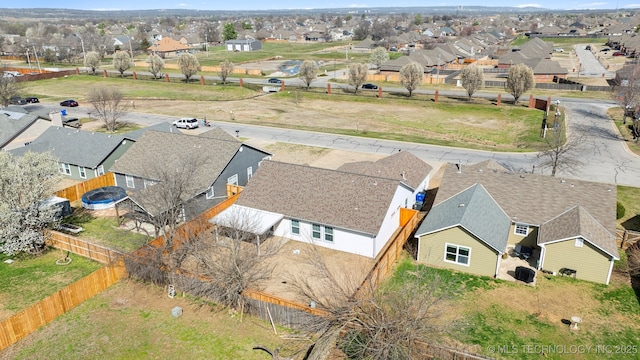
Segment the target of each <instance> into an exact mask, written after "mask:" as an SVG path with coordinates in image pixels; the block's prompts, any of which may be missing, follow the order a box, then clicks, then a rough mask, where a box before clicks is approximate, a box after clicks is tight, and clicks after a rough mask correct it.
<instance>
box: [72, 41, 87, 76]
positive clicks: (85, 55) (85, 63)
mask: <svg viewBox="0 0 640 360" xmlns="http://www.w3.org/2000/svg"><path fill="white" fill-rule="evenodd" d="M73 35H74V36H76V37H77V38H78V39H80V45H81V46H82V58H83V59H84V62H83V65H84V70H85V71H86V70H87V53H86V52H85V51H84V41H83V40H82V37H81V36H80V35H78V34H73Z"/></svg>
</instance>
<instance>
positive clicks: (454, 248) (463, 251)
mask: <svg viewBox="0 0 640 360" xmlns="http://www.w3.org/2000/svg"><path fill="white" fill-rule="evenodd" d="M470 260H471V248H469V247H466V246H460V245H454V244H445V247H444V261H445V262H449V263H454V264H459V265H465V266H469V261H470Z"/></svg>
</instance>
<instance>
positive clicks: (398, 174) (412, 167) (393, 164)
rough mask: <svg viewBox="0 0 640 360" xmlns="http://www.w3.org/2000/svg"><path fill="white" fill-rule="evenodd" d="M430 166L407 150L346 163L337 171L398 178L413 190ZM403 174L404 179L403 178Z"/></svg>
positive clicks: (426, 173)
mask: <svg viewBox="0 0 640 360" xmlns="http://www.w3.org/2000/svg"><path fill="white" fill-rule="evenodd" d="M431 169H432V167H431V166H429V164H427V163H426V162H424V161H422V160H421V159H420V158H418V157H417V156H415V155H413V154H412V153H410V152H408V151H401V152H397V153H395V154H393V155H389V156H387V157H384V158H382V159H380V160H377V161H375V162H374V161H359V162H352V163H346V164H344V165H342V166H340V167H339V168H338V170H339V171H346V172H352V173H357V174H363V175H369V176H379V177H385V178H387V179H393V180H400V181H402V182H404V183H405V184H407V185H409V186H410V187H412V188H413V189H414V190H415V189H417V188H418V186H420V183H422V181H423V180H424V179H425V178H426V177H427V175H429V173H430V172H431ZM403 174H404V179H403Z"/></svg>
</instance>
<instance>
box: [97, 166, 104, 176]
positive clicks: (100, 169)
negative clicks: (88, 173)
mask: <svg viewBox="0 0 640 360" xmlns="http://www.w3.org/2000/svg"><path fill="white" fill-rule="evenodd" d="M100 175H104V166H102V165H100V166H98V176H100Z"/></svg>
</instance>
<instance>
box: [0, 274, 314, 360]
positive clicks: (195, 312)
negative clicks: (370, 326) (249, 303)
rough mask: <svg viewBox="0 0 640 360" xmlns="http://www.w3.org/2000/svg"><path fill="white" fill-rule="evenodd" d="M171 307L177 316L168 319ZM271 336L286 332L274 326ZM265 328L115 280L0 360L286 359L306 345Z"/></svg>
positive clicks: (253, 320) (237, 316)
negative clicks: (271, 354) (275, 355)
mask: <svg viewBox="0 0 640 360" xmlns="http://www.w3.org/2000/svg"><path fill="white" fill-rule="evenodd" d="M176 306H179V307H181V308H182V309H183V314H182V316H181V317H179V318H174V317H173V316H172V309H173V308H174V307H176ZM277 331H278V335H282V334H287V333H288V331H287V330H286V329H282V328H279V327H278V328H277ZM278 335H275V334H274V332H273V329H272V328H271V324H269V323H268V322H264V321H261V320H258V319H256V318H252V317H250V316H246V315H244V316H240V314H234V315H231V314H230V313H229V312H228V311H227V310H226V309H223V308H219V307H216V306H214V305H212V304H209V303H205V302H201V301H196V300H193V299H190V298H188V297H186V298H183V297H181V296H179V295H178V296H176V297H175V298H173V299H170V298H168V297H167V293H166V291H164V290H163V289H159V288H157V287H154V286H151V285H143V284H141V283H137V282H133V281H121V282H119V283H118V284H116V285H114V286H112V287H111V288H109V289H107V290H106V291H104V292H102V293H101V294H98V295H96V296H95V297H93V298H91V299H89V300H87V301H86V302H85V303H83V304H81V305H79V306H78V307H76V308H74V309H73V310H71V311H70V312H68V313H66V314H65V315H62V316H60V317H59V318H57V319H56V320H54V321H53V322H51V323H50V324H48V325H46V326H44V327H43V328H42V329H40V330H39V331H37V332H35V333H33V334H31V335H29V337H27V338H25V339H23V340H22V341H20V342H18V343H17V344H14V345H13V346H11V347H9V348H8V349H6V350H4V351H3V352H2V353H0V359H33V360H35V359H220V360H222V359H228V360H235V359H243V360H245V359H246V360H259V359H264V358H265V355H266V354H265V353H264V352H261V351H255V350H252V348H253V347H254V346H255V345H259V344H260V345H264V346H266V347H267V348H270V349H272V350H273V349H274V348H276V347H280V348H281V349H280V351H281V354H283V355H287V356H290V355H293V354H295V353H297V352H298V351H299V350H300V349H302V348H303V346H304V345H307V346H308V345H309V343H308V342H306V341H290V340H289V341H287V340H283V339H282V338H281V337H280V336H278Z"/></svg>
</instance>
